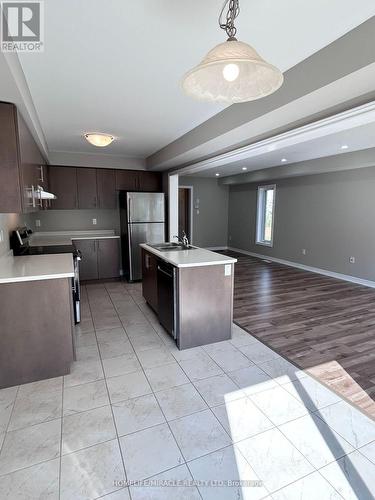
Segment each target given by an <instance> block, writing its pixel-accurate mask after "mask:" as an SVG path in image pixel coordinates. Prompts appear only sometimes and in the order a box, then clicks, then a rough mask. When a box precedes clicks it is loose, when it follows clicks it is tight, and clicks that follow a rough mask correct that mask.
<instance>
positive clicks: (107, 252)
mask: <svg viewBox="0 0 375 500" xmlns="http://www.w3.org/2000/svg"><path fill="white" fill-rule="evenodd" d="M74 245H75V247H76V249H77V250H79V251H80V252H81V254H82V260H81V262H80V265H79V275H80V279H81V280H82V281H89V280H98V279H111V278H119V277H120V240H119V239H118V238H108V239H107V238H106V239H99V240H74Z"/></svg>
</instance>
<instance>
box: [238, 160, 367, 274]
mask: <svg viewBox="0 0 375 500" xmlns="http://www.w3.org/2000/svg"><path fill="white" fill-rule="evenodd" d="M267 183H269V181H268V182H267ZM275 183H276V205H275V226H274V245H273V248H268V247H265V246H261V245H256V244H255V224H256V199H257V187H258V185H260V184H259V183H257V184H243V185H237V186H231V187H230V192H229V226H228V245H229V246H231V247H235V248H239V249H243V250H248V251H250V252H255V253H260V254H263V255H268V256H272V257H277V258H280V259H285V260H290V261H293V262H298V263H302V264H305V265H309V266H313V267H318V268H321V269H326V270H330V271H334V272H338V273H343V274H347V275H352V276H356V277H359V278H364V279H369V280H375V167H371V168H363V169H360V170H351V171H345V172H337V173H328V174H320V175H312V176H305V177H296V178H293V179H283V180H279V181H275ZM303 248H305V249H306V250H307V254H306V255H302V249H303ZM350 256H354V257H355V258H356V263H355V264H350V263H349V257H350Z"/></svg>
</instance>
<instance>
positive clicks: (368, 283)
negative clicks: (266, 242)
mask: <svg viewBox="0 0 375 500" xmlns="http://www.w3.org/2000/svg"><path fill="white" fill-rule="evenodd" d="M227 250H231V251H232V252H238V253H242V254H244V255H250V257H257V258H258V259H264V260H270V261H271V262H277V263H278V264H284V265H285V266H290V267H296V268H298V269H303V270H304V271H310V272H312V273H317V274H323V275H324V276H329V277H331V278H336V279H338V280H342V281H350V282H351V283H356V284H357V285H363V286H368V287H370V288H375V281H370V280H365V279H362V278H356V277H355V276H350V275H348V274H341V273H335V272H333V271H328V270H326V269H319V268H318V267H312V266H305V265H304V264H299V263H298V262H292V261H290V260H284V259H278V258H276V257H270V256H269V255H262V254H260V253H254V252H248V251H247V250H241V249H240V248H234V247H227Z"/></svg>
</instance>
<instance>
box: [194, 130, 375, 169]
mask: <svg viewBox="0 0 375 500" xmlns="http://www.w3.org/2000/svg"><path fill="white" fill-rule="evenodd" d="M342 146H348V147H347V148H346V149H342ZM374 147H375V123H369V124H366V125H362V126H358V127H355V128H352V129H350V130H344V131H341V132H337V133H332V134H327V135H325V136H324V137H319V138H317V139H313V140H309V141H304V142H300V143H298V144H294V145H291V146H288V147H277V145H275V146H274V150H273V151H266V152H263V153H261V154H258V155H255V156H253V157H252V158H247V159H246V160H242V161H239V162H234V163H231V164H229V165H223V166H220V167H211V168H207V169H206V170H204V171H202V172H199V173H194V174H191V175H194V177H213V178H215V177H216V173H219V174H220V178H221V177H226V176H229V175H237V174H238V175H239V174H244V173H246V172H251V171H254V170H261V169H263V168H269V167H277V166H280V165H289V164H291V163H297V162H300V161H306V160H312V159H314V158H324V157H326V156H333V155H337V154H340V153H341V154H345V153H350V152H352V151H359V150H362V149H368V148H374ZM283 158H284V159H286V160H287V161H286V162H282V161H281V159H283ZM243 167H246V169H247V170H246V171H244V170H242V169H243ZM185 175H188V174H185Z"/></svg>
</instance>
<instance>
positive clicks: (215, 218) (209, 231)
mask: <svg viewBox="0 0 375 500" xmlns="http://www.w3.org/2000/svg"><path fill="white" fill-rule="evenodd" d="M179 185H180V186H193V197H194V203H195V202H196V200H197V198H198V199H199V214H198V213H197V210H196V209H194V211H193V212H194V215H193V243H194V245H197V246H200V247H220V246H226V245H227V239H228V198H229V190H228V187H227V186H221V185H219V184H218V182H217V180H216V179H208V178H203V177H180V178H179Z"/></svg>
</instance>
